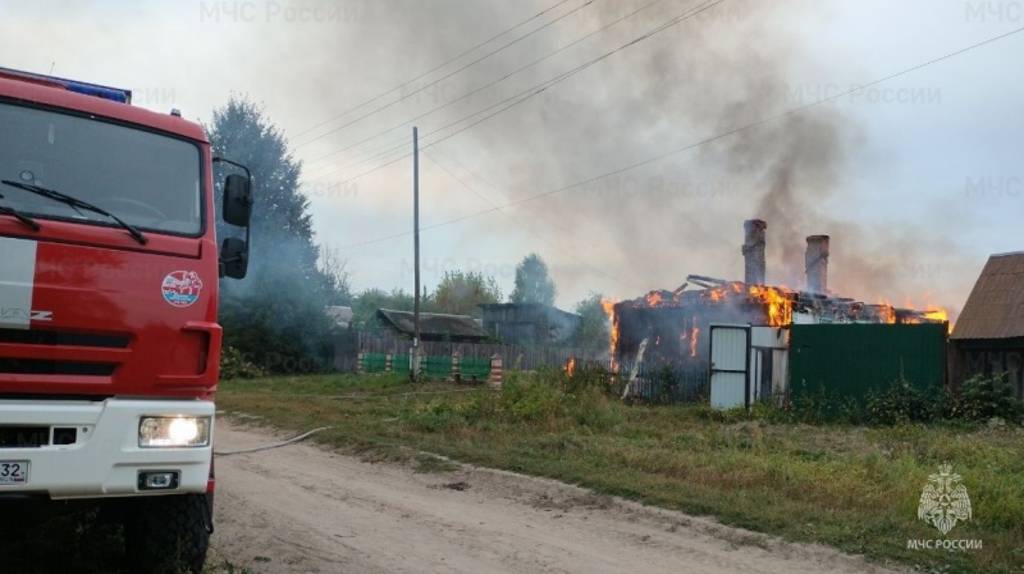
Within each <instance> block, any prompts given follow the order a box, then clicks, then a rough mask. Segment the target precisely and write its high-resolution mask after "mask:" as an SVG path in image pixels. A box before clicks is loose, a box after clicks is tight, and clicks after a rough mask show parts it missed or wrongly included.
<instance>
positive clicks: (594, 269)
mask: <svg viewBox="0 0 1024 574" xmlns="http://www.w3.org/2000/svg"><path fill="white" fill-rule="evenodd" d="M423 156H424V157H426V158H427V159H429V160H430V162H431V163H433V164H434V165H436V166H437V167H439V168H440V169H441V171H443V172H445V173H446V174H448V177H450V178H451V179H452V180H454V181H456V182H457V183H458V184H459V185H461V186H462V187H463V188H465V189H466V190H467V191H469V192H471V193H473V194H474V195H476V196H477V197H479V198H480V199H482V200H483V201H484V202H485V203H489V204H490V205H492V206H493V207H497V208H498V212H499V213H501V214H502V215H504V216H505V217H506V218H507V219H508V220H509V221H511V222H512V223H514V224H516V225H518V226H519V227H521V228H522V229H523V230H524V231H526V232H527V233H529V234H530V235H532V236H534V237H535V238H537V239H539V240H540V241H544V242H547V243H550V244H551V245H552V246H553V247H554V248H555V250H556V251H560V252H561V253H562V254H563V255H565V256H566V257H568V258H569V259H571V260H573V261H575V262H576V263H578V264H579V265H581V266H582V267H585V268H586V269H588V270H589V271H591V272H593V273H595V274H597V275H600V276H602V277H604V278H605V279H611V280H612V281H613V282H615V283H617V284H619V285H623V286H625V283H623V282H622V280H620V279H619V278H617V277H613V276H612V275H609V274H608V272H607V271H605V270H604V269H601V268H600V267H596V266H594V265H591V264H589V263H587V262H585V261H582V260H580V258H579V257H578V256H576V255H575V254H573V253H570V252H569V251H568V250H567V249H565V248H564V246H563V245H562V244H561V243H558V242H554V243H552V242H549V241H547V240H545V239H544V238H543V237H542V236H541V235H540V234H539V233H537V231H536V230H534V229H532V228H530V227H528V226H527V225H524V224H523V223H521V222H520V221H518V220H517V219H516V218H514V217H512V215H510V214H508V213H506V212H505V211H504V210H502V209H501V208H500V207H499V206H498V204H497V203H496V202H494V201H492V200H491V199H490V198H488V197H487V196H485V195H483V194H482V193H480V192H479V191H477V190H476V188H474V187H473V186H471V185H470V184H469V183H468V182H467V181H465V180H463V179H462V178H461V177H459V176H457V175H455V173H454V172H452V171H451V170H450V169H448V168H447V167H445V166H444V165H442V164H441V163H440V162H439V161H437V160H436V159H434V157H433V156H432V155H430V154H427V153H424V154H423ZM558 228H559V229H560V230H561V231H565V232H571V230H570V229H568V228H566V227H564V226H558Z"/></svg>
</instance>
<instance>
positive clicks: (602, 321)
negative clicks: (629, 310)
mask: <svg viewBox="0 0 1024 574" xmlns="http://www.w3.org/2000/svg"><path fill="white" fill-rule="evenodd" d="M603 299H604V298H603V297H602V296H601V295H600V294H599V293H591V294H590V296H589V297H587V298H586V299H584V300H582V301H580V302H579V303H577V304H576V314H577V315H579V316H580V319H581V320H580V327H579V330H578V331H577V332H576V345H577V346H578V347H581V348H584V349H593V350H603V349H607V348H608V337H609V330H608V315H607V314H606V313H605V312H604V305H602V304H601V301H602V300H603Z"/></svg>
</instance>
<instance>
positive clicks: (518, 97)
mask: <svg viewBox="0 0 1024 574" xmlns="http://www.w3.org/2000/svg"><path fill="white" fill-rule="evenodd" d="M724 1H725V0H712V1H711V2H708V3H706V4H704V5H702V6H699V7H697V8H695V9H693V10H691V11H689V12H684V13H682V14H680V15H678V16H676V17H674V18H672V19H670V20H668V21H667V22H664V23H662V24H660V25H658V26H656V27H655V28H653V29H651V30H648V31H647V32H645V33H643V34H641V35H640V36H637V37H636V38H633V39H632V40H630V41H628V42H626V43H625V44H622V45H621V46H618V47H617V48H615V49H613V50H610V51H608V52H605V53H604V54H601V55H600V56H598V57H596V58H593V59H591V60H588V61H586V62H584V63H583V64H580V65H578V66H576V67H574V68H572V69H570V70H568V71H566V72H562V73H561V74H559V75H558V76H555V77H554V78H551V79H549V80H547V81H545V82H543V83H541V84H538V85H536V86H533V87H531V88H528V89H526V90H524V91H522V92H519V93H518V94H515V95H514V96H511V97H509V98H505V99H504V100H501V101H499V102H497V103H495V104H492V105H491V106H489V107H488V108H485V109H484V110H480V111H477V112H475V113H474V114H471V115H470V116H467V117H465V118H461V119H459V120H456V121H454V122H452V123H449V124H447V125H445V126H442V127H440V128H437V129H435V130H433V131H431V132H429V133H427V134H424V135H425V136H427V135H434V134H436V133H437V132H439V131H443V130H446V129H448V128H450V127H454V126H455V125H458V124H459V123H462V122H463V121H466V120H467V119H469V118H471V117H473V116H475V115H479V114H481V113H483V112H484V111H487V110H491V109H494V108H496V107H499V106H501V105H502V104H505V103H508V102H511V103H509V105H507V106H504V107H501V108H500V109H497V110H496V111H495V112H493V113H491V114H488V115H486V116H484V117H482V118H480V119H479V120H477V121H475V122H472V123H470V124H469V125H466V126H464V127H462V128H460V129H458V130H456V131H454V132H452V133H450V134H448V135H446V136H444V137H441V138H438V139H435V140H434V141H432V142H430V143H429V144H427V145H425V146H424V147H423V148H422V149H427V148H428V147H430V146H434V145H437V144H439V143H441V142H442V141H445V140H448V139H451V138H453V137H455V136H456V135H458V134H460V133H462V132H464V131H466V130H468V129H471V128H473V127H475V126H477V125H479V124H481V123H483V122H485V121H487V120H489V119H491V118H493V117H494V116H497V115H499V114H502V113H504V112H505V111H506V110H509V109H511V108H513V107H515V106H517V105H519V104H521V103H523V102H525V101H527V100H529V99H530V98H532V97H534V96H536V95H538V94H540V93H542V92H544V91H545V90H547V89H548V88H550V87H551V86H554V85H556V84H558V83H561V82H563V81H564V80H567V79H569V78H571V77H572V76H575V75H576V74H578V73H580V72H582V71H584V70H586V69H588V68H590V67H592V66H594V65H595V64H597V63H599V62H601V61H604V60H606V59H608V58H610V57H612V56H614V55H615V54H617V53H619V52H621V51H623V50H626V49H627V48H630V47H631V46H635V45H637V44H639V43H641V42H643V41H644V40H647V39H649V38H652V37H654V36H656V35H657V34H659V33H661V32H664V31H665V30H668V29H669V28H672V27H673V26H676V25H677V24H680V23H682V22H684V21H686V20H689V19H690V18H693V17H694V16H697V15H698V14H700V13H702V12H704V11H705V10H709V9H711V8H714V7H715V6H717V5H718V4H721V3H722V2H724ZM392 151H393V150H389V151H387V152H384V154H382V155H388V154H390V153H391V152H392ZM408 155H409V154H408V153H404V154H403V155H401V156H399V157H397V158H395V159H393V160H391V161H388V162H387V163H384V164H382V165H379V166H377V167H375V168H373V169H369V170H366V171H364V172H361V173H359V174H358V175H355V176H353V177H350V178H348V179H346V180H345V183H348V182H350V181H354V180H356V179H359V178H361V177H363V176H366V175H369V174H371V173H373V172H375V171H378V170H380V169H383V168H385V167H387V166H389V165H392V164H394V163H396V162H398V161H401V160H402V159H405V158H406V157H408ZM333 171H334V170H330V171H326V172H322V173H319V174H317V175H315V176H314V177H313V179H320V178H322V177H324V176H326V175H329V174H331V173H333Z"/></svg>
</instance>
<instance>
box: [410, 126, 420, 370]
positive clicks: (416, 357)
mask: <svg viewBox="0 0 1024 574" xmlns="http://www.w3.org/2000/svg"><path fill="white" fill-rule="evenodd" d="M412 222H413V223H412V225H413V233H412V235H413V251H414V254H413V265H414V266H415V270H414V272H413V273H414V275H415V282H416V289H415V291H414V293H415V297H414V299H413V313H412V314H413V324H414V333H413V338H412V365H411V368H410V369H409V376H410V377H412V380H414V381H415V380H416V379H417V378H418V376H419V369H420V135H419V128H416V127H413V128H412Z"/></svg>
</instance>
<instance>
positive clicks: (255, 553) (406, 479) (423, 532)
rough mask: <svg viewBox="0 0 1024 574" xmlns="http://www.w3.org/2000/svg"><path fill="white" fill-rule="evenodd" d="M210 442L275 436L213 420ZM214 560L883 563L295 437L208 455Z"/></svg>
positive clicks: (379, 567)
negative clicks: (253, 450)
mask: <svg viewBox="0 0 1024 574" xmlns="http://www.w3.org/2000/svg"><path fill="white" fill-rule="evenodd" d="M217 432H218V435H217V442H218V449H220V450H228V449H239V448H246V447H250V446H257V445H261V444H266V443H270V442H274V441H275V440H279V439H280V437H275V436H272V435H270V434H268V433H266V432H265V431H255V430H242V429H241V428H238V427H232V426H229V425H227V424H225V423H222V422H218V428H217ZM217 487H218V490H217V519H218V522H217V531H216V533H215V534H214V539H213V555H212V559H213V560H214V561H216V562H219V563H224V562H227V563H230V564H231V565H233V566H234V567H235V570H234V571H236V572H237V571H239V569H241V568H246V569H248V570H249V571H251V572H296V573H298V572H302V573H306V572H345V573H350V572H351V573H376V572H409V573H417V574H421V573H432V572H446V573H447V572H466V573H472V574H481V573H485V572H487V573H489V572H586V573H605V572H607V573H612V572H614V573H619V572H630V573H637V574H639V573H662V572H664V573H666V574H679V573H680V572H688V573H716V574H717V573H726V572H729V573H731V572H757V573H779V574H795V573H801V572H808V573H811V572H815V573H817V572H889V570H883V569H881V568H878V567H874V566H871V565H868V564H867V563H865V562H864V561H863V560H862V559H860V558H856V557H850V556H846V555H843V554H841V553H839V552H837V551H835V550H832V549H829V548H824V547H819V546H809V545H796V544H789V543H785V542H781V541H779V540H776V539H773V538H770V537H766V536H762V535H758V534H753V533H750V532H747V531H743V530H738V529H734V528H728V527H724V526H721V525H718V524H716V523H714V522H713V521H709V520H704V519H700V518H694V517H690V516H687V515H684V514H681V513H677V512H670V511H665V510H659V509H653V508H648V507H644V506H641V505H639V504H635V503H632V502H628V501H623V500H619V499H616V498H612V497H607V496H602V495H596V494H593V493H590V492H589V491H586V490H583V489H579V488H576V487H572V486H568V485H565V484H562V483H558V482H554V481H549V480H543V479H536V478H529V477H524V476H520V475H516V474H512V473H507V472H501V471H494V470H487V469H479V468H474V467H466V466H460V467H459V468H458V469H457V470H454V471H439V472H430V473H423V472H416V470H414V469H413V468H412V467H410V466H408V465H400V464H392V463H378V464H371V463H368V462H363V461H361V460H359V459H357V458H353V457H349V456H345V455H339V454H336V453H332V452H328V451H326V450H323V449H320V448H318V447H316V446H313V445H310V444H299V445H293V446H288V447H285V448H282V449H276V450H271V451H265V452H261V453H257V454H243V455H236V456H227V457H220V458H218V459H217Z"/></svg>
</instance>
